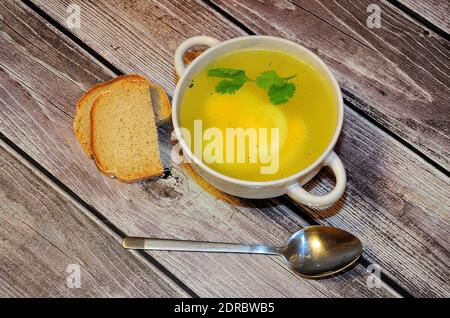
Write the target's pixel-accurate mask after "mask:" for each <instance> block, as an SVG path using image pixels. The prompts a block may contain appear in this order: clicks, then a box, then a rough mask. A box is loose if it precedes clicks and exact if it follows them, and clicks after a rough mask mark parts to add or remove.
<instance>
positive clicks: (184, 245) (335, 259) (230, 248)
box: [122, 226, 362, 278]
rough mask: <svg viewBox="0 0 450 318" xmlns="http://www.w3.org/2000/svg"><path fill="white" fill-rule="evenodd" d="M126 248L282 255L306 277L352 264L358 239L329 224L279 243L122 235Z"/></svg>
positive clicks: (314, 227)
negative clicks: (231, 242)
mask: <svg viewBox="0 0 450 318" xmlns="http://www.w3.org/2000/svg"><path fill="white" fill-rule="evenodd" d="M122 245H123V247H125V248H127V249H144V250H154V251H184V252H209V253H241V254H269V255H279V256H283V257H284V259H285V261H286V263H287V264H288V265H289V267H290V268H291V269H293V270H294V271H295V272H297V273H298V274H300V275H301V276H304V277H308V278H318V277H324V276H328V275H333V274H335V273H337V272H339V271H342V270H343V269H345V268H347V267H349V266H350V265H352V264H353V263H354V262H355V261H356V260H357V259H358V258H359V256H360V255H361V253H362V245H361V241H360V240H359V239H358V238H357V237H356V236H354V235H353V234H350V233H348V232H346V231H343V230H340V229H337V228H333V227H329V226H310V227H306V228H304V229H303V230H301V231H298V232H297V233H295V234H294V235H292V236H291V238H290V239H289V240H288V241H287V243H286V245H285V246H283V247H271V246H265V245H242V244H229V243H213V242H195V241H179V240H162V239H153V238H143V237H126V238H125V239H124V240H123V243H122Z"/></svg>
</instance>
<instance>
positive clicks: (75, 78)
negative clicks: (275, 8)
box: [0, 3, 395, 297]
mask: <svg viewBox="0 0 450 318" xmlns="http://www.w3.org/2000/svg"><path fill="white" fill-rule="evenodd" d="M1 6H2V19H1V20H2V30H1V38H2V43H3V44H4V45H2V46H1V48H0V51H1V52H0V60H1V65H2V66H1V68H0V83H1V84H0V86H1V87H0V96H1V100H0V123H1V124H0V127H1V131H2V133H4V134H5V135H6V136H7V137H8V138H10V139H11V140H13V141H14V142H16V143H17V144H18V146H19V147H21V149H23V150H25V151H26V152H27V153H29V154H30V156H32V157H33V158H34V159H35V160H38V161H39V162H40V163H41V164H42V165H43V166H44V167H45V168H46V169H48V170H49V171H50V172H51V173H52V174H53V175H55V176H56V177H57V178H59V179H60V180H61V181H62V182H64V183H65V184H66V185H67V186H68V187H69V188H70V189H72V190H73V191H74V192H75V193H77V195H79V196H80V197H81V198H83V199H84V200H85V201H86V202H87V203H89V204H90V205H91V206H93V207H95V208H97V209H98V211H100V213H102V214H103V215H104V216H105V217H106V218H107V219H108V221H109V222H111V223H113V224H114V225H115V226H117V227H119V228H120V229H121V230H122V231H123V232H124V233H126V234H127V235H148V236H154V237H167V238H180V239H199V240H214V241H229V242H266V243H269V244H281V243H282V242H283V241H284V240H285V239H286V238H287V237H288V236H289V234H290V233H292V232H293V231H296V230H298V229H299V228H300V227H301V226H305V225H306V223H305V222H304V221H303V220H302V219H301V218H300V217H298V216H297V215H296V214H295V213H293V212H292V211H290V210H284V209H279V208H278V207H277V206H272V203H271V202H265V203H258V206H254V205H252V204H251V203H249V202H246V201H243V200H237V199H235V198H232V197H229V196H225V195H221V194H220V193H218V192H217V191H215V190H214V189H212V188H211V187H210V186H207V185H205V184H204V183H202V182H200V181H199V182H196V181H195V180H194V178H195V176H194V175H193V176H192V177H191V172H190V170H189V169H187V168H183V167H179V166H173V167H172V174H171V176H170V177H169V178H168V179H158V180H155V181H149V182H141V183H137V184H131V185H127V184H122V183H120V182H117V181H115V180H112V179H109V178H107V177H104V176H102V175H101V174H100V173H99V172H98V171H97V169H96V167H95V164H94V163H93V162H92V161H90V160H89V159H88V158H86V156H85V155H84V154H83V152H82V150H81V148H80V146H79V145H78V143H77V141H76V139H75V137H74V135H73V133H72V129H71V122H72V117H73V115H74V112H75V109H74V105H75V101H76V99H77V98H78V97H79V95H80V94H82V92H83V90H84V89H85V88H86V87H87V86H88V85H90V84H92V82H93V81H94V80H95V79H93V76H92V75H91V73H95V74H96V77H101V78H102V79H103V80H106V79H108V78H110V77H111V76H112V74H111V72H110V71H108V70H107V69H104V68H102V67H100V66H98V65H96V63H95V61H94V60H92V59H90V58H89V57H88V56H87V54H85V53H83V52H82V51H80V49H79V48H78V47H76V46H75V45H74V44H73V43H72V42H70V41H68V40H67V38H65V37H63V36H62V34H61V33H60V32H56V31H55V30H54V29H53V28H49V27H48V26H47V25H46V23H45V21H42V19H40V18H36V17H34V16H33V15H32V14H31V13H30V11H29V10H28V9H27V8H26V7H23V6H22V5H13V4H11V3H8V4H2V5H1ZM149 9H150V10H151V8H149ZM191 9H192V8H191ZM196 11H198V10H196ZM156 12H157V10H156ZM144 15H145V14H144ZM23 21H26V24H25V23H24V22H23ZM102 22H103V21H102ZM118 23H119V24H121V23H122V21H118ZM164 25H165V24H164ZM85 27H88V26H87V25H85ZM181 38H182V35H179V36H178V37H177V40H181ZM155 58H156V56H154V57H153V59H155ZM165 59H166V60H168V59H169V58H168V54H166V55H165ZM150 65H152V64H150ZM160 67H161V66H160ZM149 69H151V68H149ZM170 130H171V129H170V127H162V128H161V129H160V134H161V139H162V141H163V142H164V144H163V145H162V154H163V157H165V158H166V159H167V158H168V156H169V152H170V149H171V148H170V141H169V139H170V138H169V137H170ZM152 255H153V256H154V257H155V258H156V259H157V260H158V261H159V262H161V263H162V264H163V265H164V266H165V267H166V268H168V269H169V270H171V271H172V272H174V273H175V275H176V276H177V277H179V278H180V279H181V280H182V281H183V282H184V283H185V284H187V285H188V286H189V287H191V288H192V289H193V290H194V291H195V292H196V293H197V294H199V295H200V296H248V297H267V296H279V297H282V296H299V297H304V296H317V297H326V296H329V297H330V296H336V297H344V296H347V297H350V296H355V297H370V296H371V297H386V296H393V295H394V296H395V292H393V291H391V290H389V289H388V288H387V287H385V286H384V285H382V288H379V289H377V288H374V289H369V288H368V287H367V286H366V279H367V278H368V273H367V272H366V270H365V268H364V267H363V266H362V265H357V266H356V267H355V268H353V269H352V270H351V271H349V272H346V273H344V274H342V275H339V276H336V277H334V278H331V279H327V280H305V279H303V278H300V277H299V276H296V275H294V274H293V273H292V272H290V271H289V270H288V269H287V268H286V267H285V266H284V265H283V264H282V260H281V259H279V258H273V257H265V256H252V255H211V254H208V255H204V254H193V253H163V252H161V253H158V252H155V253H152Z"/></svg>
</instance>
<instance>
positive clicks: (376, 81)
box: [213, 0, 450, 170]
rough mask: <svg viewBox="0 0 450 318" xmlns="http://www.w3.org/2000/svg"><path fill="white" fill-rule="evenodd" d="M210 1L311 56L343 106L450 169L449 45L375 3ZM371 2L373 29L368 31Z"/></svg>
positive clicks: (361, 0)
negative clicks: (328, 75)
mask: <svg viewBox="0 0 450 318" xmlns="http://www.w3.org/2000/svg"><path fill="white" fill-rule="evenodd" d="M213 2H214V3H215V4H217V5H218V6H220V7H221V8H222V9H224V10H225V11H227V12H228V13H229V14H231V15H232V16H234V17H235V18H236V19H238V20H241V21H242V22H243V23H244V25H246V26H247V27H248V28H250V29H251V30H252V31H253V32H255V33H258V34H266V35H275V36H281V37H284V38H287V39H290V40H293V41H295V42H298V43H300V44H302V45H304V46H306V47H307V48H309V49H311V50H313V51H314V52H315V53H317V54H318V55H319V56H320V57H321V58H323V59H324V61H325V62H326V63H327V64H328V65H330V66H331V68H332V69H333V71H334V73H335V74H336V76H337V78H338V81H339V83H340V85H341V87H342V88H343V90H344V95H345V96H346V100H347V101H348V102H351V103H352V104H353V105H354V107H357V108H358V109H360V110H361V111H363V112H364V113H365V114H367V115H368V116H370V117H371V118H373V119H375V120H376V121H377V122H379V123H381V124H382V125H383V126H385V127H387V128H389V129H390V130H392V131H393V132H395V133H396V134H397V135H399V136H400V137H401V138H403V139H404V140H406V141H407V142H409V143H411V144H412V145H414V146H415V147H416V148H418V149H419V150H420V151H421V152H423V153H425V154H426V155H427V156H429V157H430V158H432V159H433V160H434V161H436V162H438V163H439V164H440V165H442V166H443V167H445V169H447V170H450V162H449V158H450V103H449V100H450V67H449V65H450V54H449V52H450V50H449V49H450V42H448V41H447V40H445V39H443V38H442V37H440V36H438V35H436V34H435V33H434V32H432V31H430V30H427V29H426V28H424V27H423V26H421V25H419V24H417V23H416V22H415V21H414V20H411V19H409V18H408V17H407V16H406V15H405V14H404V13H403V12H401V11H400V10H398V9H397V8H395V7H393V6H392V5H390V4H389V3H387V2H385V1H380V0H377V1H373V0H358V1H332V0H325V1H310V0H295V1H293V3H291V2H289V1H285V0H273V1H257V0H250V1H238V0H231V1H224V0H213ZM371 4H377V5H379V6H380V8H381V10H382V14H381V28H380V29H376V28H375V29H369V28H368V27H367V24H366V21H367V19H368V17H369V13H367V8H368V6H369V5H371Z"/></svg>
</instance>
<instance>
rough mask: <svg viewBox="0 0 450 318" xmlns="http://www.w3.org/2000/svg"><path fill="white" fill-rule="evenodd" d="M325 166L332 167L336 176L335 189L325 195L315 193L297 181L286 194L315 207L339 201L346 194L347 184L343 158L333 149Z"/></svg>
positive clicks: (322, 206)
mask: <svg viewBox="0 0 450 318" xmlns="http://www.w3.org/2000/svg"><path fill="white" fill-rule="evenodd" d="M324 166H327V167H330V168H331V170H332V171H333V173H334V176H335V178H336V185H335V187H334V189H333V190H332V191H331V192H330V193H328V194H325V195H322V196H320V195H314V194H311V193H309V192H308V191H306V190H305V189H303V187H302V186H301V185H300V184H298V183H296V184H293V185H291V186H290V187H289V188H288V189H287V191H286V194H287V195H288V196H289V197H290V198H291V199H293V200H294V201H296V202H298V203H301V204H305V205H307V206H310V207H313V208H324V207H327V206H329V205H331V204H333V203H335V202H337V201H338V200H339V199H340V198H341V197H342V195H343V194H344V190H345V186H346V184H347V176H346V173H345V168H344V165H343V164H342V161H341V159H339V157H338V156H337V155H336V153H335V152H334V151H333V152H332V153H331V154H330V155H329V156H328V158H327V159H326V160H325V162H324Z"/></svg>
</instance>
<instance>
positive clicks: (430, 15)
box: [397, 0, 450, 34]
mask: <svg viewBox="0 0 450 318" xmlns="http://www.w3.org/2000/svg"><path fill="white" fill-rule="evenodd" d="M397 1H398V2H400V3H401V4H402V5H404V6H405V7H407V8H409V9H410V10H412V11H414V12H415V13H416V14H418V15H419V16H421V17H422V18H424V19H426V20H428V21H429V22H431V23H432V24H434V25H435V26H437V27H438V28H440V29H441V30H443V31H444V32H447V34H449V33H450V1H442V0H421V1H415V0H397Z"/></svg>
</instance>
